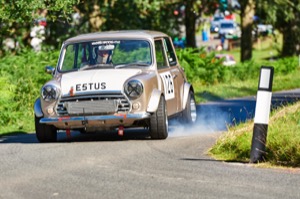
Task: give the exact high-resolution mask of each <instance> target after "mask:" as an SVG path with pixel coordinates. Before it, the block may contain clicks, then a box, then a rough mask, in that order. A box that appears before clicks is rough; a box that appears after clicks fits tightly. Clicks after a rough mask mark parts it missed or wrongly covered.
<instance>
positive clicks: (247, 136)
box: [209, 102, 300, 167]
mask: <svg viewBox="0 0 300 199" xmlns="http://www.w3.org/2000/svg"><path fill="white" fill-rule="evenodd" d="M253 126H254V123H253V121H252V120H251V121H248V122H246V123H242V124H239V125H237V126H234V127H230V128H229V129H228V131H227V132H225V133H224V134H222V135H221V136H220V138H219V139H218V140H217V142H216V144H215V145H214V146H213V147H212V148H211V149H210V150H209V154H210V155H212V156H213V157H214V158H216V159H218V160H224V161H234V162H249V160H250V150H251V140H252V134H253ZM299 132H300V102H297V103H295V104H293V105H290V106H286V107H283V108H280V109H278V110H275V111H273V112H272V113H271V117H270V121H269V127H268V135H267V144H266V151H267V154H266V161H267V165H270V166H284V167H300V133H299Z"/></svg>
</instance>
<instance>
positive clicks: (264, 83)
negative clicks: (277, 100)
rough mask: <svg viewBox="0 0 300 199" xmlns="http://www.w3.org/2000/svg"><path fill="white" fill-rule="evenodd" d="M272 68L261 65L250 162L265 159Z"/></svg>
mask: <svg viewBox="0 0 300 199" xmlns="http://www.w3.org/2000/svg"><path fill="white" fill-rule="evenodd" d="M273 75H274V68H273V67H269V66H262V67H261V69H260V77H259V83H258V91H257V98H256V107H255V116H254V128H253V137H252V146H251V154H250V163H257V162H261V161H264V160H265V154H266V143H267V132H268V123H269V115H270V109H271V99H272V84H273Z"/></svg>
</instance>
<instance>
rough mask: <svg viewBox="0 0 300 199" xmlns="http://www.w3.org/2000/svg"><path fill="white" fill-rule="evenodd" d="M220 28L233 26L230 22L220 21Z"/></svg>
mask: <svg viewBox="0 0 300 199" xmlns="http://www.w3.org/2000/svg"><path fill="white" fill-rule="evenodd" d="M221 28H225V29H226V28H234V25H233V24H232V23H221Z"/></svg>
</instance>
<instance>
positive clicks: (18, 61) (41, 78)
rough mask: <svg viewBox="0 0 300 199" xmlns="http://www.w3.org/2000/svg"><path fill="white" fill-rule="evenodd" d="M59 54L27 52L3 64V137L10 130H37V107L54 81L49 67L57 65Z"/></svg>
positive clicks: (0, 93) (0, 90) (0, 101)
mask: <svg viewBox="0 0 300 199" xmlns="http://www.w3.org/2000/svg"><path fill="white" fill-rule="evenodd" d="M57 57H58V52H50V53H49V52H40V53H36V52H33V51H28V52H24V53H23V54H21V55H17V56H15V55H9V56H5V57H3V58H2V59H1V62H0V75H1V77H0V83H1V85H2V86H1V88H0V96H1V98H0V104H1V106H0V118H1V119H0V125H1V126H0V134H1V133H4V132H5V131H7V129H14V131H28V130H32V127H33V104H34V101H35V99H36V98H38V96H39V89H40V88H41V86H42V85H43V84H44V83H45V82H46V81H47V80H49V79H50V78H51V76H50V75H47V74H46V73H45V72H44V68H45V66H46V65H51V64H52V65H55V62H56V60H57Z"/></svg>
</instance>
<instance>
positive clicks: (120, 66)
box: [115, 62, 150, 68]
mask: <svg viewBox="0 0 300 199" xmlns="http://www.w3.org/2000/svg"><path fill="white" fill-rule="evenodd" d="M149 65H150V64H147V63H139V62H137V63H128V64H118V65H116V66H115V68H125V67H131V66H149Z"/></svg>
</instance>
